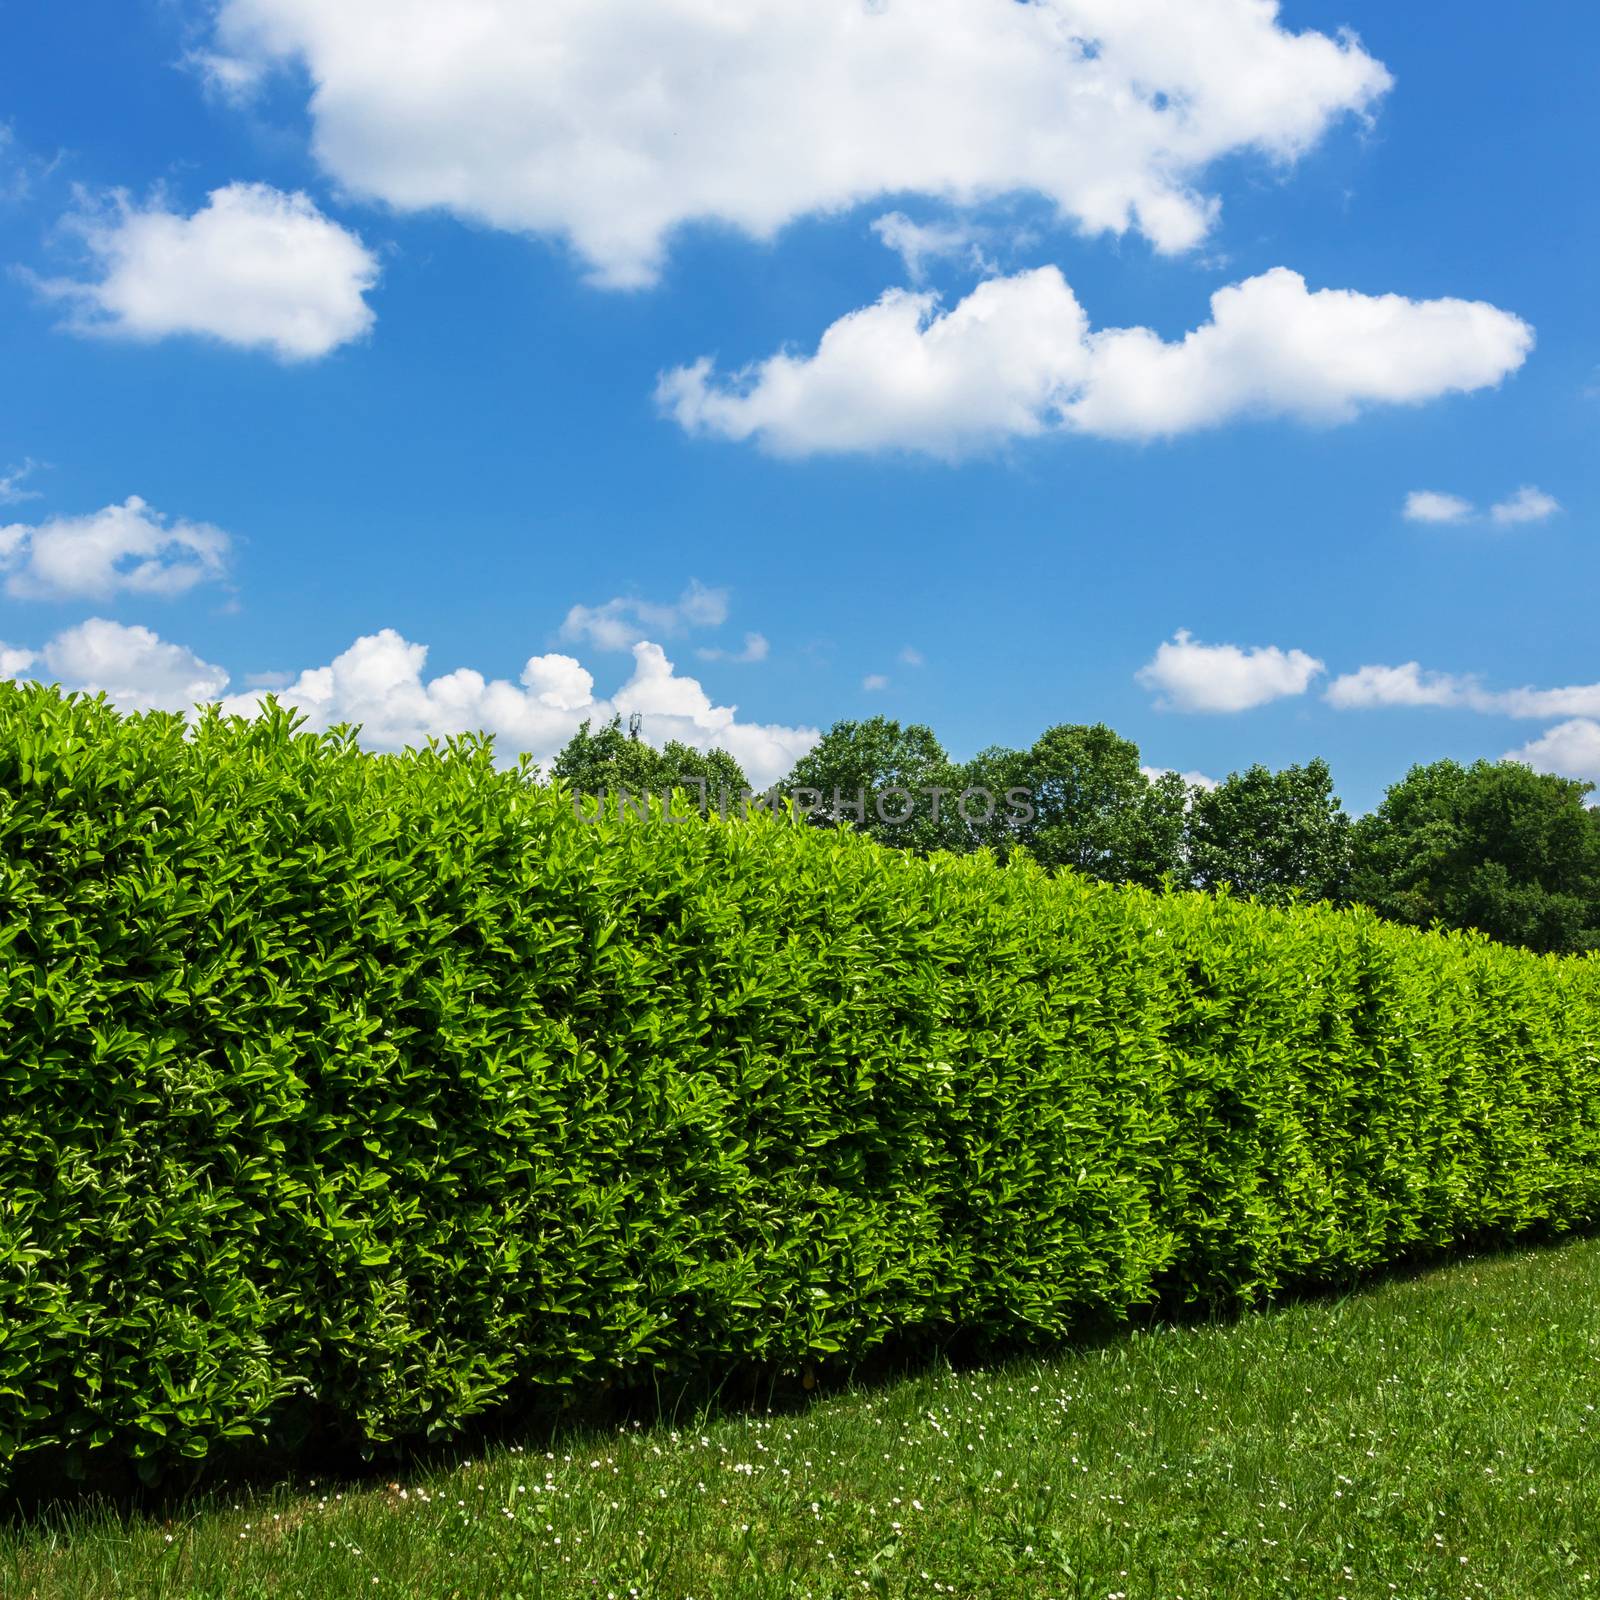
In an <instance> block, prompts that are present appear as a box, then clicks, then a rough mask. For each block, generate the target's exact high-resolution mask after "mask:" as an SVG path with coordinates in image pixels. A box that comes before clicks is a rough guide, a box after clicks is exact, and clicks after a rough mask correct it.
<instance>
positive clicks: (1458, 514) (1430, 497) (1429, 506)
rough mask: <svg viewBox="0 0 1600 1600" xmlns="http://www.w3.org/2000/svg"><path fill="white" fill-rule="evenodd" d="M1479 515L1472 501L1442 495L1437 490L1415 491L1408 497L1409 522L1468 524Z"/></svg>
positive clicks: (1406, 517) (1453, 495)
mask: <svg viewBox="0 0 1600 1600" xmlns="http://www.w3.org/2000/svg"><path fill="white" fill-rule="evenodd" d="M1476 514H1477V508H1476V507H1475V506H1474V505H1473V503H1472V502H1471V501H1470V500H1463V499H1462V498H1461V496H1460V495H1455V494H1441V493H1440V492H1439V491H1438V490H1437V489H1413V490H1412V491H1411V493H1410V494H1408V495H1407V496H1406V506H1405V519H1406V521H1407V522H1445V523H1447V522H1467V521H1469V520H1470V519H1471V518H1472V517H1474V516H1475V515H1476Z"/></svg>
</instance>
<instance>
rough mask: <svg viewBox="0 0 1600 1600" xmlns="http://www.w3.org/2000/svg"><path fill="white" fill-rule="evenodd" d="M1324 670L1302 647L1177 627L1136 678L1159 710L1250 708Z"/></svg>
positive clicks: (1302, 687) (1300, 687) (1295, 691)
mask: <svg viewBox="0 0 1600 1600" xmlns="http://www.w3.org/2000/svg"><path fill="white" fill-rule="evenodd" d="M1323 670H1324V669H1323V664H1322V662H1320V661H1318V660H1317V659H1316V658H1315V657H1314V656H1308V655H1307V654H1306V653H1305V651H1303V650H1280V649H1279V648H1278V647H1277V646H1276V645H1255V646H1252V647H1251V648H1250V649H1241V648H1240V647H1239V646H1238V645H1234V644H1201V643H1200V642H1199V640H1197V639H1194V638H1192V637H1191V636H1190V634H1189V632H1188V630H1187V629H1184V628H1180V629H1179V630H1178V632H1177V633H1176V634H1175V635H1174V636H1173V637H1172V638H1171V639H1170V640H1168V641H1167V642H1166V643H1165V644H1163V645H1162V646H1161V648H1160V649H1159V650H1157V651H1156V653H1155V656H1154V658H1153V659H1152V660H1151V661H1149V662H1148V663H1147V664H1146V665H1145V666H1143V667H1141V668H1140V669H1139V671H1138V672H1137V673H1136V674H1135V677H1136V678H1137V680H1138V682H1140V683H1141V684H1143V685H1144V686H1145V688H1147V689H1154V690H1156V691H1157V692H1158V694H1159V695H1160V698H1159V699H1158V700H1157V701H1156V708H1157V709H1158V710H1161V711H1249V710H1252V709H1253V708H1254V707H1256V706H1264V705H1266V704H1267V703H1268V702H1269V701H1271V700H1280V699H1283V698H1285V697H1286V696H1289V695H1299V694H1304V693H1305V692H1306V690H1307V689H1308V688H1309V687H1310V686H1311V680H1312V679H1313V678H1315V677H1316V676H1317V675H1318V674H1319V673H1320V672H1322V671H1323Z"/></svg>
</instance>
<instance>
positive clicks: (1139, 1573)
mask: <svg viewBox="0 0 1600 1600" xmlns="http://www.w3.org/2000/svg"><path fill="white" fill-rule="evenodd" d="M1597 1406H1600V1241H1595V1240H1586V1241H1580V1242H1577V1243H1571V1244H1567V1245H1565V1246H1562V1247H1560V1248H1553V1249H1539V1250H1529V1251H1525V1252H1521V1253H1517V1254H1514V1255H1505V1256H1493V1257H1489V1256H1484V1257H1479V1258H1475V1259H1466V1260H1462V1261H1459V1262H1457V1263H1455V1264H1453V1265H1450V1266H1447V1267H1441V1268H1438V1269H1436V1270H1432V1271H1429V1272H1426V1273H1423V1274H1421V1275H1419V1276H1416V1277H1401V1278H1395V1279H1392V1280H1389V1281H1387V1282H1383V1283H1380V1284H1376V1285H1373V1286H1371V1287H1368V1288H1365V1289H1362V1290H1360V1291H1359V1292H1356V1293H1353V1294H1350V1295H1348V1296H1346V1297H1343V1298H1326V1299H1321V1300H1314V1301H1306V1302H1303V1303H1299V1304H1293V1305H1289V1306H1286V1307H1282V1308H1279V1309H1276V1310H1273V1311H1270V1312H1266V1313H1263V1314H1260V1315H1254V1316H1250V1317H1248V1318H1246V1319H1244V1320H1242V1321H1240V1322H1238V1323H1234V1324H1231V1325H1223V1324H1207V1325H1202V1326H1191V1327H1181V1328H1159V1329H1152V1330H1141V1331H1136V1332H1130V1333H1128V1334H1127V1335H1125V1336H1123V1337H1120V1338H1117V1339H1114V1340H1112V1341H1111V1342H1109V1343H1106V1344H1104V1345H1102V1346H1096V1347H1093V1348H1089V1349H1085V1350H1081V1351H1078V1352H1075V1353H1072V1354H1068V1355H1066V1356H1063V1357H1061V1358H1059V1359H1056V1360H1052V1361H1049V1362H1040V1363H1026V1364H1015V1365H1010V1366H1006V1367H1003V1368H999V1369H996V1370H993V1371H983V1372H965V1373H955V1372H950V1371H940V1372H933V1373H927V1374H923V1375H920V1376H915V1377H912V1378H910V1379H907V1380H904V1381H901V1382H898V1383H895V1384H892V1385H885V1386H878V1387H872V1388H862V1389H859V1390H854V1391H844V1392H834V1393H832V1394H829V1395H826V1396H821V1397H819V1398H817V1399H815V1400H814V1401H813V1403H812V1404H811V1405H810V1406H809V1407H808V1408H807V1409H806V1410H804V1411H803V1412H798V1413H789V1414H770V1415H758V1416H749V1415H742V1414H741V1415H724V1416H722V1417H712V1418H706V1417H702V1418H697V1419H695V1420H693V1421H689V1420H686V1419H685V1420H680V1422H679V1424H678V1425H677V1426H672V1425H670V1424H668V1423H660V1424H657V1425H655V1426H639V1425H630V1426H628V1427H626V1428H623V1429H619V1430H616V1431H611V1432H606V1433H603V1434H586V1435H567V1436H565V1437H558V1438H556V1439H554V1440H542V1441H540V1443H539V1444H538V1446H537V1447H535V1446H534V1445H533V1444H532V1443H530V1444H527V1445H526V1446H524V1447H522V1448H508V1449H495V1450H493V1451H491V1452H488V1453H486V1454H484V1455H483V1456H482V1457H481V1458H474V1459H471V1460H466V1461H457V1462H456V1463H454V1464H453V1465H451V1466H449V1467H448V1468H444V1467H441V1468H438V1469H435V1470H430V1471H426V1472H421V1471H418V1472H412V1473H407V1474H404V1475H402V1476H399V1477H397V1478H394V1479H392V1480H388V1481H381V1482H371V1483H366V1484H352V1483H348V1482H345V1483H333V1482H302V1483H300V1484H297V1485H295V1486H292V1487H291V1486H283V1487H279V1488H277V1489H274V1490H271V1491H263V1492H254V1493H250V1494H248V1495H246V1494H243V1493H234V1494H232V1495H227V1494H221V1495H217V1496H214V1497H213V1498H211V1499H208V1500H202V1501H199V1502H196V1503H193V1504H191V1505H190V1506H188V1507H187V1508H185V1509H183V1510H182V1511H181V1512H174V1513H172V1514H170V1516H169V1517H161V1516H154V1517H128V1516H119V1515H117V1514H115V1513H113V1512H109V1511H104V1510H83V1509H80V1510H77V1511H71V1512H68V1511H58V1512H55V1513H52V1514H50V1515H49V1516H48V1517H46V1518H45V1519H44V1520H43V1521H36V1522H34V1523H33V1524H31V1525H28V1526H22V1527H12V1528H11V1529H10V1530H8V1531H3V1532H0V1594H3V1595H5V1596H6V1600H11V1597H18V1600H21V1597H24V1596H38V1597H52V1600H53V1597H56V1596H62V1597H69V1596H70V1597H85V1600H87V1597H90V1596H95V1597H98V1596H111V1595H128V1596H137V1597H139V1600H147V1597H148V1600H157V1597H162V1596H180V1595H182V1596H191V1595H193V1596H215V1597H218V1600H221V1597H224V1596H226V1597H228V1600H255V1597H258V1596H259V1597H267V1596H271V1597H274V1600H277V1597H285V1600H287V1597H291V1596H304V1597H306V1600H331V1597H334V1596H355V1595H370V1596H375V1597H376V1596H400V1595H404V1596H415V1597H419V1600H420V1597H424V1596H426V1597H428V1600H436V1597H461V1600H467V1597H471V1600H514V1597H518V1596H521V1597H524V1600H536V1597H537V1600H558V1597H561V1600H565V1597H569V1596H570V1597H590V1600H596V1597H603V1600H611V1597H616V1600H622V1597H625V1596H626V1597H629V1600H633V1597H639V1600H658V1597H660V1600H665V1597H673V1600H682V1597H687V1596H694V1597H697V1600H736V1597H748V1600H757V1597H760V1600H767V1597H773V1600H776V1597H778V1596H785V1597H791V1596H792V1597H801V1596H812V1597H815V1600H824V1597H833V1596H841V1597H842V1596H849V1595H874V1596H895V1597H899V1596H939V1595H943V1596H955V1597H960V1600H980V1597H981V1600H1002V1597H1003V1600H1029V1597H1045V1596H1055V1597H1058V1600H1122V1597H1126V1600H1175V1597H1182V1600H1223V1597H1227V1600H1244V1597H1251V1596H1266V1595H1273V1596H1285V1597H1290V1596H1292V1597H1294V1600H1338V1597H1340V1596H1344V1597H1347V1600H1358V1597H1361V1600H1366V1597H1373V1600H1391V1597H1407V1600H1420V1597H1424V1596H1428V1597H1432V1596H1440V1597H1443V1596H1450V1597H1462V1600H1474V1597H1480V1596H1494V1597H1499V1600H1544V1597H1547V1596H1549V1597H1557V1596H1569V1595H1570V1596H1584V1595H1596V1596H1600V1413H1597V1411H1596V1407H1597Z"/></svg>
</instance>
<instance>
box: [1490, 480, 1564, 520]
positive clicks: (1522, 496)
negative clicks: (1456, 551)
mask: <svg viewBox="0 0 1600 1600" xmlns="http://www.w3.org/2000/svg"><path fill="white" fill-rule="evenodd" d="M1560 509H1561V502H1560V501H1559V500H1557V499H1556V498H1555V497H1554V496H1553V495H1548V494H1546V493H1545V492H1544V490H1543V489H1535V488H1534V487H1533V485H1532V484H1524V485H1523V486H1522V488H1520V489H1518V490H1517V492H1516V493H1515V494H1514V495H1512V496H1511V497H1510V498H1509V499H1507V500H1502V501H1501V502H1500V503H1499V505H1497V506H1494V507H1492V508H1491V509H1490V512H1489V515H1490V516H1491V517H1493V518H1494V520H1495V521H1496V522H1498V523H1500V524H1501V525H1502V526H1503V527H1504V526H1510V525H1513V524H1516V523H1520V522H1543V521H1544V520H1545V518H1546V517H1553V516H1554V515H1555V514H1556V513H1557V512H1558V511H1559V510H1560Z"/></svg>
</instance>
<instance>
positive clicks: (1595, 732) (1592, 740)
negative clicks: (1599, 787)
mask: <svg viewBox="0 0 1600 1600" xmlns="http://www.w3.org/2000/svg"><path fill="white" fill-rule="evenodd" d="M1504 759H1505V760H1507V761H1522V762H1525V763H1526V764H1527V765H1528V766H1530V767H1532V768H1533V770H1534V771H1535V772H1553V773H1554V774H1555V775H1556V776H1557V777H1559V778H1577V779H1579V780H1580V781H1582V782H1584V783H1594V784H1600V722H1597V721H1595V720H1594V719H1593V718H1591V717H1575V718H1573V720H1572V721H1570V722H1563V723H1561V724H1559V725H1558V726H1557V727H1554V728H1551V729H1550V731H1549V732H1548V733H1546V734H1544V735H1542V736H1541V737H1540V738H1538V739H1535V740H1533V741H1532V743H1530V744H1525V745H1523V746H1522V748H1521V749H1520V750H1508V751H1507V752H1506V754H1505V758H1504Z"/></svg>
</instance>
